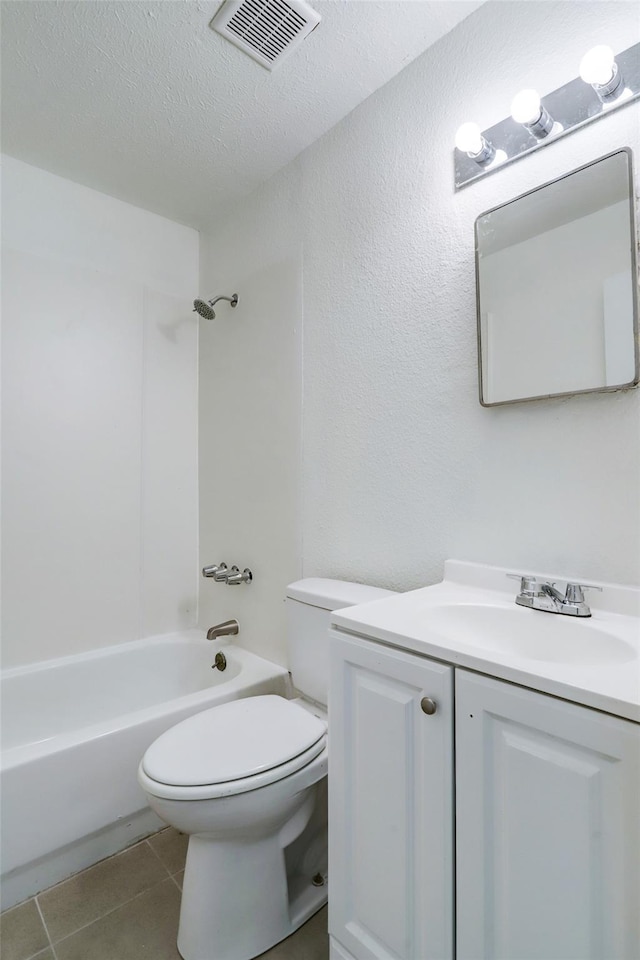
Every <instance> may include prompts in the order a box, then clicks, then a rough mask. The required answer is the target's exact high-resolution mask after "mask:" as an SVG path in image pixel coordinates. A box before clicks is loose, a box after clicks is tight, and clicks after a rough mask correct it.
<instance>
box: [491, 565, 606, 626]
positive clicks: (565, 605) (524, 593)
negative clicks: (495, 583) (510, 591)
mask: <svg viewBox="0 0 640 960" xmlns="http://www.w3.org/2000/svg"><path fill="white" fill-rule="evenodd" d="M507 576H508V577H511V578H512V579H513V580H519V581H520V593H519V594H518V596H517V597H516V603H518V604H519V605H520V606H521V607H530V608H531V609H532V610H544V611H545V612H546V613H563V614H565V615H567V616H569V617H590V616H591V610H590V609H589V607H588V606H587V604H586V603H585V599H584V593H583V590H600V591H602V587H595V586H592V585H591V584H588V583H567V586H566V589H565V592H564V594H562V593H561V592H560V591H559V590H556V585H555V581H547V580H538V579H537V577H529V576H520V574H513V573H508V574H507Z"/></svg>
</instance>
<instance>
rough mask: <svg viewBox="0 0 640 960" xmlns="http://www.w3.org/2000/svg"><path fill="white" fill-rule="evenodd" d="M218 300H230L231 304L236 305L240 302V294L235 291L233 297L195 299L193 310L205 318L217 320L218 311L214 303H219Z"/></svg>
mask: <svg viewBox="0 0 640 960" xmlns="http://www.w3.org/2000/svg"><path fill="white" fill-rule="evenodd" d="M218 300H228V301H229V303H230V304H231V306H232V307H235V306H236V304H237V303H238V294H237V293H234V295H233V296H232V297H214V298H213V300H194V301H193V311H194V313H198V314H200V316H201V317H203V318H204V319H205V320H215V316H216V312H215V310H214V309H213V305H214V304H215V303H217V302H218Z"/></svg>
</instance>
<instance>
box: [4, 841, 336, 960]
mask: <svg viewBox="0 0 640 960" xmlns="http://www.w3.org/2000/svg"><path fill="white" fill-rule="evenodd" d="M186 852H187V838H186V837H185V836H184V835H183V834H180V833H178V831H177V830H174V829H173V827H168V828H167V829H166V830H161V831H160V832H159V833H156V834H154V835H153V836H152V837H149V838H148V839H147V840H142V841H141V842H140V843H136V844H135V845H134V846H133V847H129V848H128V849H127V850H124V851H123V852H122V853H118V854H116V855H115V856H114V857H109V859H108V860H103V861H102V863H97V864H96V865H95V866H93V867H89V869H88V870H83V872H82V873H78V874H76V875H75V876H74V877H71V878H70V879H69V880H65V881H63V882H62V883H59V884H57V885H56V886H55V887H50V888H49V889H48V890H44V891H43V892H42V893H39V894H38V896H37V897H33V898H32V899H31V900H26V901H25V902H24V903H21V904H18V906H17V907H12V909H10V910H7V911H6V912H5V913H3V914H2V916H1V917H0V954H1V956H2V960H180V954H179V953H178V951H177V948H176V935H177V930H178V915H179V910H180V887H181V882H182V873H183V868H184V859H185V855H186ZM328 957H329V941H328V936H327V911H326V908H325V909H324V910H321V911H320V912H319V913H317V914H316V915H315V917H312V919H311V920H309V922H308V923H306V924H305V925H304V926H303V927H301V928H300V930H298V931H297V932H296V933H294V934H293V936H291V937H289V939H288V940H284V941H283V942H282V943H279V944H278V945H277V946H275V947H273V948H272V949H271V950H268V951H267V953H264V954H262V958H261V960H328ZM207 960H217V958H216V956H215V951H214V952H212V955H211V957H210V958H207Z"/></svg>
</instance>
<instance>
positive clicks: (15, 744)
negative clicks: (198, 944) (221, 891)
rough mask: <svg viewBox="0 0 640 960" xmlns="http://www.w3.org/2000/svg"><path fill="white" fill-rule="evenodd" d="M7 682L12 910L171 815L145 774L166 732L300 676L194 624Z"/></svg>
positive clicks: (19, 672)
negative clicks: (148, 787)
mask: <svg viewBox="0 0 640 960" xmlns="http://www.w3.org/2000/svg"><path fill="white" fill-rule="evenodd" d="M218 650H222V651H223V652H224V654H225V656H226V658H227V669H226V670H225V671H224V672H221V671H219V670H213V669H212V668H211V665H212V663H213V659H214V654H215V653H216V652H217V651H218ZM1 687H2V700H1V704H2V727H1V731H2V742H1V752H0V782H1V788H2V841H1V842H2V853H1V859H0V864H1V865H2V907H3V909H7V908H8V907H10V906H12V905H13V904H15V903H18V902H20V901H21V900H23V899H25V898H26V897H29V896H31V895H33V894H35V893H37V892H38V891H39V890H43V889H45V888H46V887H48V886H50V885H51V884H52V883H57V882H58V881H59V880H62V879H64V878H65V877H68V876H70V875H71V874H72V873H75V872H77V871H78V870H82V869H84V868H85V867H87V866H90V865H91V864H92V863H96V862H97V861H98V860H101V859H103V858H104V857H107V856H110V855H111V854H112V853H115V852H117V851H118V850H122V849H124V847H126V846H128V845H129V844H130V843H133V842H134V841H135V840H138V839H140V838H141V837H144V836H147V835H148V834H149V833H152V832H153V831H154V830H157V829H159V828H160V827H162V826H163V823H162V822H161V821H160V820H159V819H158V818H157V817H156V815H155V814H154V813H152V812H151V810H150V809H149V808H148V807H147V804H146V800H145V796H144V794H143V792H142V790H141V789H140V787H139V786H138V782H137V779H136V770H137V766H138V763H139V761H140V758H141V757H142V755H143V753H144V751H145V750H146V748H147V746H148V745H149V744H150V743H151V742H152V741H153V740H154V739H155V738H156V737H157V736H159V735H160V734H161V733H163V731H165V730H167V729H168V728H169V727H171V726H173V724H175V723H177V722H178V721H179V720H184V719H185V717H188V716H191V715H192V714H194V713H197V712H198V711H200V710H205V709H207V708H208V707H212V706H215V705H216V704H218V703H225V702H226V701H229V700H235V699H237V698H239V697H249V696H255V695H256V694H262V693H277V694H281V695H282V696H288V695H289V676H288V673H287V672H286V670H284V669H283V668H282V667H279V666H277V665H275V664H273V663H269V662H268V661H266V660H263V659H261V658H260V657H257V656H255V655H254V654H252V653H249V652H248V651H246V650H242V649H241V648H239V647H233V646H226V645H220V644H215V645H213V644H211V643H209V642H208V641H207V640H205V639H204V637H203V635H202V633H200V632H199V631H195V630H194V631H188V632H186V633H183V634H171V635H166V636H162V637H154V638H150V639H145V640H136V641H133V642H132V643H125V644H121V645H118V646H115V647H109V648H105V649H100V650H95V651H92V652H90V653H87V654H80V655H78V656H73V657H64V658H61V659H59V660H48V661H45V662H43V663H38V664H34V665H30V666H25V667H14V668H12V669H9V670H4V671H2V674H1Z"/></svg>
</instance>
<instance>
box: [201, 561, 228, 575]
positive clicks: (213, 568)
mask: <svg viewBox="0 0 640 960" xmlns="http://www.w3.org/2000/svg"><path fill="white" fill-rule="evenodd" d="M223 566H224V564H223ZM219 569H220V567H219V566H218V564H217V563H212V564H210V565H209V566H208V567H203V568H202V576H203V577H215V575H216V573H217V572H218V570H219Z"/></svg>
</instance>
